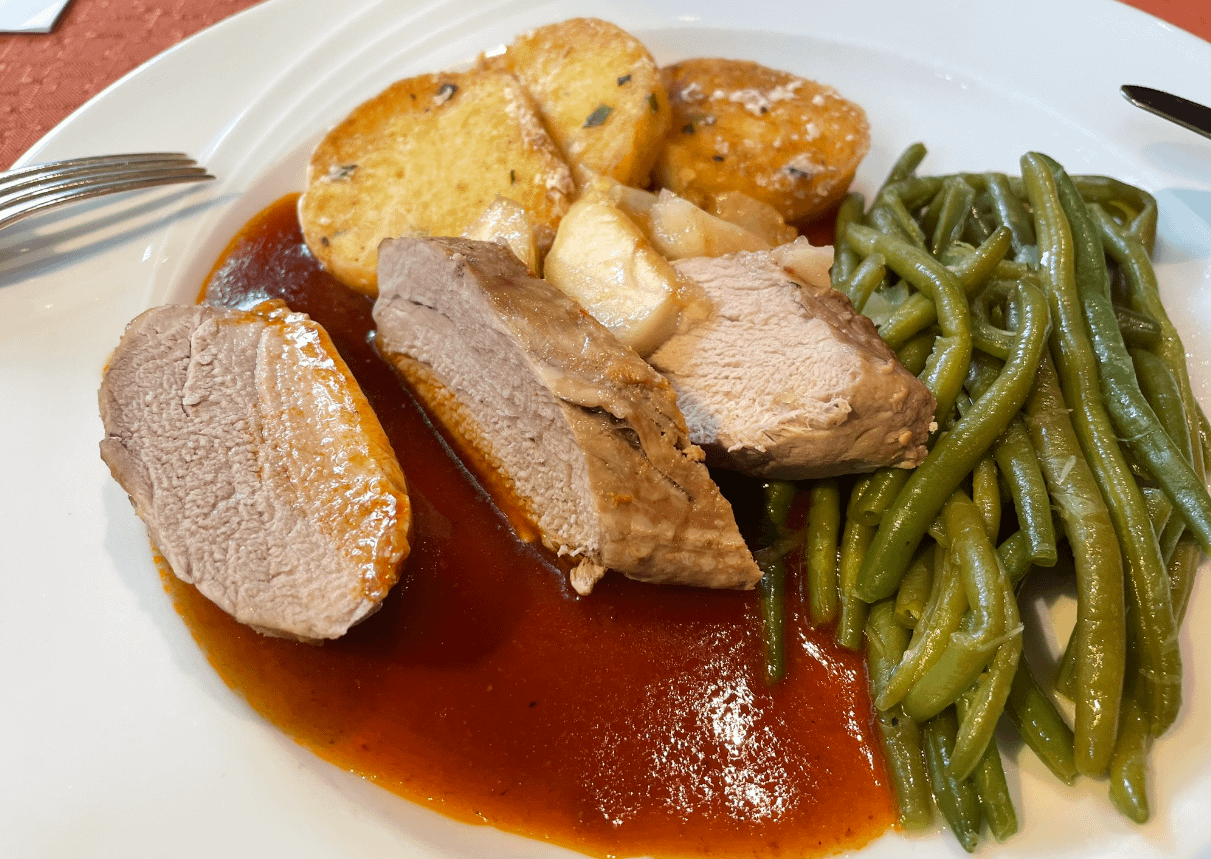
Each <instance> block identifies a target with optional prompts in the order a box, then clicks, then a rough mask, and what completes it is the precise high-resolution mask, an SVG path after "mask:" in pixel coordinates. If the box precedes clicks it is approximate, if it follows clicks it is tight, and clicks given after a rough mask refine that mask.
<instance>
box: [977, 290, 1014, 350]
mask: <svg viewBox="0 0 1211 859" xmlns="http://www.w3.org/2000/svg"><path fill="white" fill-rule="evenodd" d="M987 293H988V290H985V292H984V293H981V294H980V295H977V296H975V298H974V299H973V300H972V302H971V345H972V347H973V348H975V349H978V350H979V351H981V352H983V353H985V354H986V355H991V356H992V357H994V358H1000V359H1001V360H1002V361H1004V360H1005V359H1006V358H1007V357H1009V351H1010V350H1011V349H1012V348H1013V339H1014V338H1013V332H1012V331H1006V330H1005V329H1003V328H998V327H997V326H996V325H994V324H993V322H992V317H991V314H990V312H989V311H990V308H989V304H988V299H990V298H992V299H995V296H990V295H988V294H987Z"/></svg>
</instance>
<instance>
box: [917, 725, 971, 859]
mask: <svg viewBox="0 0 1211 859" xmlns="http://www.w3.org/2000/svg"><path fill="white" fill-rule="evenodd" d="M923 733H924V735H925V737H924V739H925V763H926V765H927V766H928V768H929V780H930V782H931V783H932V784H933V795H934V799H935V800H936V801H937V803H938V809H939V810H940V811H941V812H942V816H943V817H945V818H946V822H947V823H949V824H950V828H951V830H952V831H953V832H954V834H955V838H957V839H958V840H959V844H961V845H963V849H964V850H966V851H967V852H968V853H971V852H972V851H974V850H975V849H976V845H977V844H978V843H979V840H980V823H981V819H980V799H979V797H978V796H977V795H976V790H975V784H974V782H973V781H972V780H971V779H970V778H955V777H954V776H953V775H951V770H950V755H951V751H952V749H953V748H954V737H955V715H954V710H953V709H947V710H943V711H942V712H941V713H939V714H938V715H937V716H934V717H933V718H932V719H930V720H929V721H928V722H926V723H925V725H924V729H923Z"/></svg>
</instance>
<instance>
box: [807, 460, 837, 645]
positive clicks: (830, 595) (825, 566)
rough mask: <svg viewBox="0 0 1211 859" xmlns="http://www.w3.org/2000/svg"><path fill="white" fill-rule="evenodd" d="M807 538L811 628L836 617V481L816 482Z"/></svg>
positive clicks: (812, 495)
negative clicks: (812, 625)
mask: <svg viewBox="0 0 1211 859" xmlns="http://www.w3.org/2000/svg"><path fill="white" fill-rule="evenodd" d="M809 492H810V497H811V506H810V507H808V510H807V535H806V541H805V543H804V552H805V560H806V562H807V563H806V567H807V576H806V579H807V593H808V613H809V616H810V617H811V621H812V623H813V624H823V623H831V622H832V620H833V618H835V617H836V616H837V602H838V594H837V590H838V583H837V538H838V534H839V532H840V528H841V494H840V490H839V489H838V487H837V481H836V480H832V479H827V478H826V479H823V480H817V481H815V482H814V483H812V485H811V489H810V490H809Z"/></svg>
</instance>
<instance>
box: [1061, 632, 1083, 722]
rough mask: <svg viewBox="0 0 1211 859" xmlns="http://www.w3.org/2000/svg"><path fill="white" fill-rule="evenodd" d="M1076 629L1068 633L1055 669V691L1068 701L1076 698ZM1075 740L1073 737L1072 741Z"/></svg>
mask: <svg viewBox="0 0 1211 859" xmlns="http://www.w3.org/2000/svg"><path fill="white" fill-rule="evenodd" d="M1078 630H1079V627H1076V626H1074V627H1073V628H1072V632H1071V633H1069V634H1068V642H1067V643H1066V644H1065V645H1064V652H1063V653H1062V654H1060V662H1059V665H1057V666H1056V669H1055V693H1056V694H1057V695H1059V696H1061V697H1063V698H1067V699H1068V700H1069V701H1075V700H1076V698H1077V690H1076V662H1077V656H1078V654H1079V653H1080V652H1081V643H1080V639H1081V637H1080V636H1079V635H1078V634H1077V632H1078ZM1075 742H1076V741H1075V739H1074V740H1073V743H1074V744H1075Z"/></svg>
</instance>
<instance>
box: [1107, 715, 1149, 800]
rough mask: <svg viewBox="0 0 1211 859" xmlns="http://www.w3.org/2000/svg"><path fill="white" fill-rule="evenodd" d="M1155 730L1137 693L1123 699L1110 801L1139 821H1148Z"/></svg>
mask: <svg viewBox="0 0 1211 859" xmlns="http://www.w3.org/2000/svg"><path fill="white" fill-rule="evenodd" d="M1151 739H1152V738H1151V731H1150V728H1149V725H1148V717H1147V714H1146V713H1145V712H1144V707H1143V706H1142V705H1141V704H1140V703H1139V702H1138V701H1137V700H1136V696H1135V695H1128V696H1126V697H1125V698H1124V700H1123V711H1122V716H1121V725H1120V726H1119V738H1118V746H1117V747H1116V748H1115V750H1114V757H1113V758H1112V759H1111V761H1110V801H1111V802H1113V803H1114V807H1115V808H1117V809H1118V810H1119V811H1121V812H1122V813H1123V814H1124V815H1126V816H1127V817H1128V818H1130V819H1131V820H1133V821H1135V822H1136V823H1144V822H1146V821H1147V820H1148V817H1149V810H1148V789H1147V775H1148V761H1147V756H1148V746H1149V745H1151Z"/></svg>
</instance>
